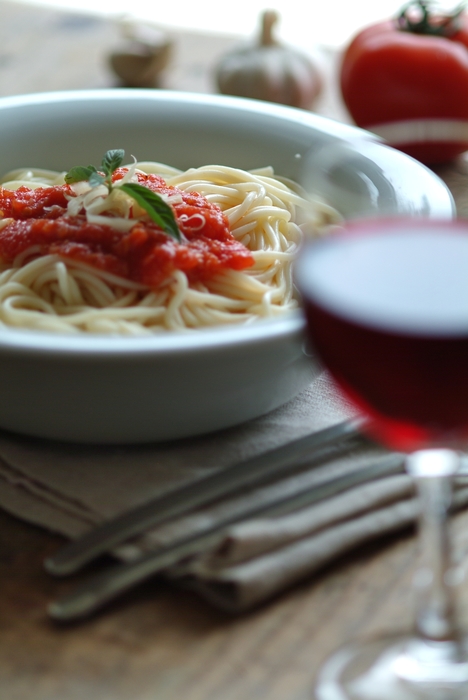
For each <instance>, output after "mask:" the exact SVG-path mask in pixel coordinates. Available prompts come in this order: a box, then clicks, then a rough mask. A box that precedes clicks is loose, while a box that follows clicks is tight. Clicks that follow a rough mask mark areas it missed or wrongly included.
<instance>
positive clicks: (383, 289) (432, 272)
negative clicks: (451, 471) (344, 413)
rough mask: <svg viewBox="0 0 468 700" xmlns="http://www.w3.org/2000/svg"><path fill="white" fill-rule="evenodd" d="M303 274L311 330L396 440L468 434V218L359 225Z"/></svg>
mask: <svg viewBox="0 0 468 700" xmlns="http://www.w3.org/2000/svg"><path fill="white" fill-rule="evenodd" d="M296 276H297V282H298V285H299V288H300V290H301V292H302V295H303V298H304V306H305V311H306V316H307V322H308V324H307V325H308V332H309V335H310V339H311V340H312V343H313V345H314V347H315V349H316V351H317V353H318V355H319V356H320V357H321V359H322V360H323V363H324V364H325V366H326V367H327V368H328V369H329V371H330V372H331V374H332V375H333V376H334V378H335V379H336V381H337V382H338V384H339V386H340V387H341V389H342V390H343V391H344V393H345V394H346V395H347V396H348V397H349V398H350V399H351V400H352V401H353V402H354V403H355V405H356V406H357V407H358V408H359V409H360V410H361V412H364V413H365V414H366V415H367V416H368V417H370V418H371V419H372V420H371V423H370V425H371V426H372V427H371V430H372V431H373V433H374V435H375V436H376V437H378V438H379V439H380V440H381V441H383V442H384V443H385V444H386V445H388V446H389V447H391V448H394V449H400V450H413V449H417V448H420V447H427V446H432V445H445V446H447V445H451V444H458V442H459V441H460V440H463V439H466V438H467V437H468V222H467V223H466V224H463V223H461V222H433V221H424V220H393V221H391V220H387V221H380V222H379V221H373V222H370V221H368V222H366V223H363V224H357V223H354V224H350V225H348V226H347V227H345V229H344V231H343V232H342V233H341V232H340V233H339V234H332V235H331V236H330V237H328V238H327V239H324V240H322V241H319V242H318V243H315V244H312V245H310V246H309V247H306V248H305V249H304V252H303V254H302V256H301V257H300V259H299V261H298V264H297V268H296Z"/></svg>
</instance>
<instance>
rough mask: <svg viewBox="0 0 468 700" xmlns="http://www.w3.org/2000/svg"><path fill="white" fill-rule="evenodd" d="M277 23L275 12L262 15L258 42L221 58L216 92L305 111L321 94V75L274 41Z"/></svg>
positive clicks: (298, 53) (286, 47) (291, 51)
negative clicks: (277, 103) (274, 29)
mask: <svg viewBox="0 0 468 700" xmlns="http://www.w3.org/2000/svg"><path fill="white" fill-rule="evenodd" d="M277 20H278V15H277V13H276V12H274V11H272V10H267V11H266V12H264V13H263V16H262V31H261V35H260V41H259V42H257V43H255V44H249V45H247V46H243V47H238V48H236V49H234V50H233V51H231V52H230V53H228V54H226V55H225V56H224V57H223V58H222V60H221V61H220V63H219V65H218V67H217V70H216V80H217V84H218V88H219V91H220V92H221V93H223V94H225V95H237V96H239V97H250V98H254V99H257V100H266V101H268V102H279V103H280V104H285V105H290V106H292V107H302V108H304V109H308V108H309V107H311V105H312V103H313V102H314V100H315V98H316V97H317V95H318V94H319V93H320V91H321V87H322V81H321V78H320V74H319V72H318V70H317V68H316V67H315V66H314V65H313V63H312V62H311V61H310V60H309V58H308V57H307V56H305V55H304V54H302V53H300V52H299V51H296V50H295V49H293V48H291V47H288V46H284V45H282V44H280V43H278V42H277V41H276V40H275V38H274V37H273V26H274V25H275V24H276V22H277Z"/></svg>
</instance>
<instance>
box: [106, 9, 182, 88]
mask: <svg viewBox="0 0 468 700" xmlns="http://www.w3.org/2000/svg"><path fill="white" fill-rule="evenodd" d="M121 31H122V34H123V36H124V37H125V39H126V40H127V46H124V47H123V50H122V51H114V52H113V53H111V54H110V56H109V63H110V66H111V68H112V70H113V71H114V73H115V74H116V75H117V76H118V77H119V78H120V80H121V83H122V85H124V86H125V87H142V88H153V87H159V84H160V77H161V74H162V73H163V71H164V69H165V68H166V67H167V65H168V63H169V60H170V58H171V52H172V42H171V40H170V39H169V38H168V37H167V36H165V35H164V34H163V33H162V32H161V31H160V30H158V29H157V28H153V27H151V26H150V25H144V24H141V25H140V24H135V23H132V22H126V21H123V22H122V23H121Z"/></svg>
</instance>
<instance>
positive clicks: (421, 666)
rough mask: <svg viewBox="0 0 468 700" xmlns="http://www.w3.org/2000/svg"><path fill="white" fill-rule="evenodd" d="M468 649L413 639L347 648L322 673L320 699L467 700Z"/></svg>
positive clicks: (379, 640) (318, 691) (390, 640)
mask: <svg viewBox="0 0 468 700" xmlns="http://www.w3.org/2000/svg"><path fill="white" fill-rule="evenodd" d="M467 648H468V647H467V643H466V640H463V641H462V643H461V644H459V645H456V644H455V643H453V642H437V643H431V642H426V641H424V640H420V639H417V638H413V637H408V636H406V637H394V638H393V639H392V638H390V639H388V638H387V639H377V640H373V641H369V642H367V643H364V644H357V645H351V646H349V647H344V648H342V649H340V650H338V651H337V652H336V653H335V654H333V655H332V656H331V657H330V658H329V659H328V660H327V661H326V662H325V665H324V666H323V668H322V669H321V672H320V675H319V678H318V682H317V686H316V698H317V700H467V699H468V653H467Z"/></svg>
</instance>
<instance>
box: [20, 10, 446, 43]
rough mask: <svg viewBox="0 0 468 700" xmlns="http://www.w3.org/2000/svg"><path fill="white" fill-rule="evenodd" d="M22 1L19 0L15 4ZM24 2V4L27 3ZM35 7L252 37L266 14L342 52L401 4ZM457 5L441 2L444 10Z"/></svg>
mask: <svg viewBox="0 0 468 700" xmlns="http://www.w3.org/2000/svg"><path fill="white" fill-rule="evenodd" d="M14 1H15V2H18V0H14ZM21 1H22V2H23V0H21ZM28 1H29V2H30V3H31V4H35V5H42V6H46V7H55V8H62V9H66V10H74V11H76V12H87V13H92V14H97V15H101V16H107V17H114V18H115V17H117V16H118V15H128V14H129V13H131V15H132V16H133V17H135V18H140V19H144V20H147V21H151V22H154V23H157V24H159V25H161V26H162V27H168V28H176V29H177V28H179V29H190V30H199V31H203V32H205V31H208V32H213V33H216V32H220V33H223V34H233V35H237V36H251V35H252V33H253V32H254V31H255V30H256V27H257V18H258V16H259V15H260V14H261V12H262V11H263V10H265V9H275V10H277V11H278V13H279V14H280V15H281V24H280V26H279V27H278V37H279V38H281V39H283V40H285V41H288V42H289V43H293V44H295V45H296V46H298V47H301V48H303V49H305V50H312V49H313V47H314V46H316V45H317V44H318V45H324V46H329V47H340V46H342V45H343V44H344V43H346V42H347V41H348V40H349V38H350V36H351V35H352V34H354V32H355V31H357V30H358V29H359V28H361V27H363V26H364V25H366V24H369V23H370V22H374V21H376V20H379V19H382V18H386V17H390V16H392V15H394V14H395V13H396V12H398V10H399V9H400V7H401V6H402V5H403V4H404V2H400V1H399V0H353V1H350V0H333V1H332V2H331V1H330V0H322V2H319V1H318V0H270V2H267V1H266V0H236V2H229V3H228V2H223V1H222V0H179V1H178V2H162V1H161V0H132V2H128V0H28ZM455 4H456V3H455V2H449V1H448V0H441V2H439V3H438V5H440V7H444V8H453V7H454V5H455Z"/></svg>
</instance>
